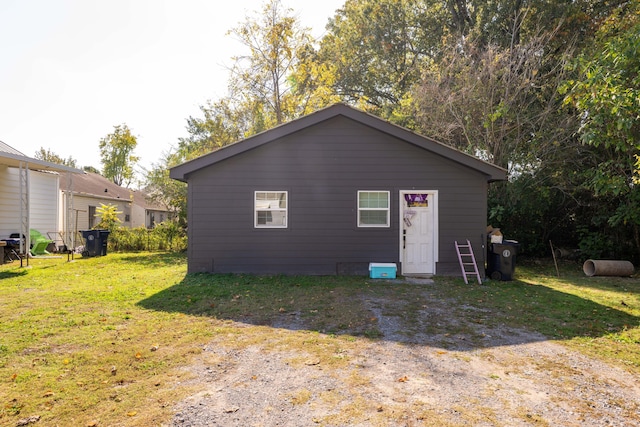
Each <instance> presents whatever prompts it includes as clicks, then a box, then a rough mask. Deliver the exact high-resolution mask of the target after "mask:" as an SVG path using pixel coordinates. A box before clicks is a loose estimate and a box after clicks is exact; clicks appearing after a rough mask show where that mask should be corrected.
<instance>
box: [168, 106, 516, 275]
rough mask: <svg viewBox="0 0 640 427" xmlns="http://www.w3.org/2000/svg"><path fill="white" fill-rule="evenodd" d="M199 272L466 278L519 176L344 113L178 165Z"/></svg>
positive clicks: (318, 116) (334, 109)
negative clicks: (468, 246) (495, 190)
mask: <svg viewBox="0 0 640 427" xmlns="http://www.w3.org/2000/svg"><path fill="white" fill-rule="evenodd" d="M170 173H171V177H172V178H174V179H178V180H181V181H184V182H187V183H188V199H187V206H188V210H187V221H188V238H189V246H188V271H189V272H191V273H193V272H213V273H228V272H232V273H259V274H275V273H283V274H318V275H332V274H367V270H368V265H369V263H370V262H382V263H389V262H394V263H397V264H398V266H399V272H400V273H401V274H405V275H407V274H416V275H428V274H443V275H449V274H460V267H459V264H458V259H457V255H456V252H455V246H454V241H456V240H458V241H464V242H466V240H467V239H469V240H470V241H471V242H472V244H473V247H474V249H475V252H476V258H477V259H478V261H479V263H481V262H482V260H483V259H484V257H483V251H484V247H485V245H484V243H485V242H486V227H487V188H488V183H490V182H492V181H498V180H505V179H506V178H507V172H506V171H505V170H504V169H502V168H499V167H497V166H494V165H492V164H490V163H487V162H484V161H481V160H479V159H477V158H475V157H472V156H469V155H467V154H465V153H462V152H460V151H458V150H455V149H453V148H451V147H448V146H446V145H443V144H441V143H439V142H436V141H434V140H431V139H428V138H425V137H423V136H420V135H418V134H416V133H413V132H411V131H409V130H407V129H404V128H401V127H398V126H396V125H393V124H391V123H389V122H387V121H384V120H381V119H380V118H377V117H374V116H372V115H369V114H367V113H363V112H361V111H359V110H356V109H353V108H351V107H349V106H346V105H343V104H337V105H333V106H331V107H328V108H325V109H323V110H320V111H317V112H315V113H313V114H310V115H308V116H305V117H302V118H300V119H297V120H294V121H292V122H289V123H287V124H284V125H281V126H279V127H276V128H274V129H271V130H268V131H266V132H263V133H260V134H258V135H255V136H252V137H250V138H247V139H245V140H242V141H240V142H237V143H235V144H232V145H229V146H225V147H223V148H220V149H218V150H217V151H215V152H212V153H210V154H207V155H205V156H202V157H199V158H197V159H194V160H192V161H189V162H187V163H183V164H181V165H179V166H176V167H174V168H172V169H171V171H170Z"/></svg>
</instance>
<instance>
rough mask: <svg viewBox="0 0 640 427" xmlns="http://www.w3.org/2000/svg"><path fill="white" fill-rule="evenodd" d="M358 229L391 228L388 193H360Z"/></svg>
mask: <svg viewBox="0 0 640 427" xmlns="http://www.w3.org/2000/svg"><path fill="white" fill-rule="evenodd" d="M358 227H389V192H388V191H358Z"/></svg>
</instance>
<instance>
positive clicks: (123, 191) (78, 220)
mask: <svg viewBox="0 0 640 427" xmlns="http://www.w3.org/2000/svg"><path fill="white" fill-rule="evenodd" d="M68 184H69V182H68V181H67V180H66V179H61V180H60V191H61V192H63V193H65V192H69V189H68V188H67V186H68ZM72 184H73V188H72V189H71V193H72V196H73V197H72V199H73V211H74V213H73V216H72V218H73V219H72V222H73V228H74V230H89V229H91V228H93V227H94V226H95V225H96V224H98V222H100V218H99V216H98V217H96V212H97V209H98V208H99V207H100V205H101V204H103V205H114V206H116V208H117V210H118V211H119V212H121V213H120V214H119V215H118V217H119V218H120V221H122V224H121V225H122V226H124V227H129V228H137V227H147V228H152V227H154V226H155V225H156V224H158V223H160V222H162V221H164V220H166V219H169V218H170V212H169V211H168V210H167V209H165V208H164V207H162V206H159V205H157V204H155V203H152V202H150V201H149V200H148V199H147V196H146V194H145V193H144V192H142V191H140V190H131V189H128V188H124V187H120V186H119V185H116V184H114V183H113V181H111V180H109V179H107V178H105V177H103V176H102V175H99V174H96V173H89V172H87V173H85V174H83V175H82V176H78V177H73V182H72ZM66 211H68V209H67V208H66V207H65V206H61V212H66ZM63 220H64V219H63Z"/></svg>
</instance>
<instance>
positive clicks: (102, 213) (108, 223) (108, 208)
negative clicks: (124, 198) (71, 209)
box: [93, 203, 122, 231]
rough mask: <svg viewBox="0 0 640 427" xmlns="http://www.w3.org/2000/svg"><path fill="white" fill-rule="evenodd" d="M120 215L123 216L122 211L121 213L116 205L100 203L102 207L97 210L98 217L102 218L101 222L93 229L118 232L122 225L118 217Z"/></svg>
mask: <svg viewBox="0 0 640 427" xmlns="http://www.w3.org/2000/svg"><path fill="white" fill-rule="evenodd" d="M120 214H122V211H119V210H118V207H117V206H116V205H112V204H108V205H105V204H102V203H100V206H98V208H96V217H98V218H100V222H98V224H96V225H95V227H93V228H94V229H102V230H109V231H114V230H117V229H118V227H120V224H121V223H122V221H121V220H120V218H119V217H118V215H120Z"/></svg>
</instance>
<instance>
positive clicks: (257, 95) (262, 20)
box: [229, 0, 311, 133]
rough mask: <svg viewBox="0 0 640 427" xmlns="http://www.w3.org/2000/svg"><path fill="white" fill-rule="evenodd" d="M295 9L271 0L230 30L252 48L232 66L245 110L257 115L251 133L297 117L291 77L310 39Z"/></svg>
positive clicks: (234, 92) (234, 90)
mask: <svg viewBox="0 0 640 427" xmlns="http://www.w3.org/2000/svg"><path fill="white" fill-rule="evenodd" d="M292 12H293V11H292V10H291V9H283V6H282V2H281V1H280V0H268V1H267V2H266V3H265V4H264V6H263V9H262V11H261V13H260V14H258V15H257V16H254V17H249V18H247V20H246V21H245V22H244V23H241V24H240V25H239V26H238V27H236V28H234V29H232V30H231V31H230V33H231V34H232V35H234V36H235V37H237V38H238V40H240V42H241V43H242V44H243V45H244V46H245V47H246V48H248V49H249V53H248V55H238V56H235V57H233V58H232V59H233V60H234V62H235V65H234V67H233V68H232V69H231V76H230V81H229V89H230V94H231V98H232V99H234V100H237V102H238V103H239V107H241V110H244V111H248V112H250V114H251V115H252V117H253V120H251V123H252V127H251V128H252V129H251V133H258V132H261V131H263V130H266V129H269V128H271V127H273V126H275V125H278V124H281V123H283V122H285V121H288V120H291V119H293V118H295V117H297V115H298V114H297V108H296V106H295V104H293V103H291V102H289V98H290V97H291V86H290V81H289V80H288V78H289V75H290V74H291V73H292V72H293V70H294V69H295V67H296V66H297V63H298V51H299V50H300V49H301V48H302V47H304V46H306V45H308V43H310V40H311V37H310V36H309V34H308V30H306V29H301V28H300V26H299V24H298V20H297V18H296V17H295V16H294V15H293V13H292Z"/></svg>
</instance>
